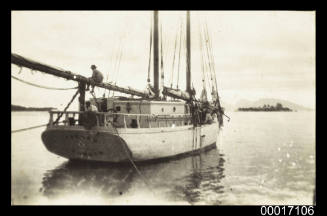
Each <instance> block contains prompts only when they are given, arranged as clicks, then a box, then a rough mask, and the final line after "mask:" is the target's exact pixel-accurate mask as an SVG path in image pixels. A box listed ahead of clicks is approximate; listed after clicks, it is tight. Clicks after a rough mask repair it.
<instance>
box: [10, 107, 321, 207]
mask: <svg viewBox="0 0 327 216" xmlns="http://www.w3.org/2000/svg"><path fill="white" fill-rule="evenodd" d="M228 114H229V115H230V117H231V121H230V122H227V121H226V123H225V128H224V131H223V138H222V140H221V144H220V145H219V146H218V149H213V150H211V151H209V152H206V153H202V154H200V155H197V156H193V157H187V158H183V159H178V160H173V161H167V162H161V163H156V164H148V165H139V166H138V168H139V170H140V172H141V173H142V175H143V178H142V177H141V176H140V175H139V174H138V173H137V172H136V171H135V169H134V168H133V167H132V166H131V165H128V164H127V165H125V166H113V165H99V164H90V163H84V164H81V163H72V162H69V161H68V160H66V159H64V158H61V157H58V156H56V155H53V154H51V153H50V152H48V151H47V150H46V148H45V147H44V146H43V144H42V141H41V132H42V131H43V130H44V128H38V129H34V130H30V131H25V132H20V133H14V134H12V143H11V148H12V155H11V158H12V168H11V169H12V184H11V190H12V203H13V204H28V205H30V204H32V205H34V204H89V205H93V204H100V205H120V204H123V205H124V204H165V205H166V204H169V205H170V204H187V205H189V204H191V205H194V204H209V205H248V204H249V205H261V204H281V205H283V204H285V205H291V204H293V205H298V204H308V205H310V204H312V200H313V191H314V185H315V119H314V118H315V113H314V112H292V113H286V112H285V113H265V112H262V113H261V112H254V113H251V112H244V113H242V112H231V113H228ZM11 115H12V130H15V129H20V128H24V127H28V126H34V125H39V124H44V123H47V121H48V119H49V116H48V113H46V112H12V114H11Z"/></svg>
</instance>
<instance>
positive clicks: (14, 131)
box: [11, 124, 48, 133]
mask: <svg viewBox="0 0 327 216" xmlns="http://www.w3.org/2000/svg"><path fill="white" fill-rule="evenodd" d="M47 125H48V124H43V125H38V126H33V127H28V128H23V129H18V130H13V131H11V133H16V132H21V131H26V130H31V129H35V128H39V127H44V126H47Z"/></svg>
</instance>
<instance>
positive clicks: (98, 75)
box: [86, 65, 103, 93]
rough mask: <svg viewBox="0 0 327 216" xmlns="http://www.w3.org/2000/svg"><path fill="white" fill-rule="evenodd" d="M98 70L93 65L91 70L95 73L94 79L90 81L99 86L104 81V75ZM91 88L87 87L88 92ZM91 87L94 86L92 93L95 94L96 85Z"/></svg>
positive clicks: (91, 78)
mask: <svg viewBox="0 0 327 216" xmlns="http://www.w3.org/2000/svg"><path fill="white" fill-rule="evenodd" d="M96 68H97V67H96V66H95V65H91V69H92V71H93V73H92V77H90V78H89V80H90V81H91V82H93V83H97V84H99V83H102V81H103V75H102V73H101V72H100V71H98V70H97V69H96ZM89 86H90V84H88V85H87V88H86V90H89ZM91 86H92V90H91V93H93V92H94V84H91Z"/></svg>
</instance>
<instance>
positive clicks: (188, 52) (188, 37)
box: [186, 11, 191, 93]
mask: <svg viewBox="0 0 327 216" xmlns="http://www.w3.org/2000/svg"><path fill="white" fill-rule="evenodd" d="M186 23H187V24H186V91H187V92H188V93H190V92H191V25H190V11H187V12H186Z"/></svg>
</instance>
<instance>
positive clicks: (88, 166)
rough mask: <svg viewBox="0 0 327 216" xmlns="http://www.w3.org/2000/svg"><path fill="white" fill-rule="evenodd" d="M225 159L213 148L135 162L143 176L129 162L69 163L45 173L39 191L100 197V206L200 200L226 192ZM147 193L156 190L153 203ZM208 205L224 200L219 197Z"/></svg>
mask: <svg viewBox="0 0 327 216" xmlns="http://www.w3.org/2000/svg"><path fill="white" fill-rule="evenodd" d="M223 157H224V155H222V154H219V152H218V150H217V149H212V150H210V151H207V152H202V153H200V154H198V155H194V156H188V157H184V158H179V159H174V160H170V161H163V162H156V163H151V164H137V168H138V169H139V171H140V174H139V173H138V172H137V171H136V169H135V168H134V167H133V166H132V164H128V163H127V164H124V165H115V164H106V163H94V162H92V163H90V162H82V161H67V162H64V163H62V164H61V165H60V166H58V167H56V168H55V169H53V170H49V171H47V172H46V173H45V174H44V177H43V180H42V187H41V188H40V192H41V193H43V195H44V196H45V197H47V198H48V199H49V200H54V201H55V200H56V199H66V197H67V198H68V197H72V196H73V197H75V196H74V195H76V197H77V198H78V199H79V198H82V197H88V196H89V197H90V196H91V197H93V198H94V197H98V198H99V199H101V202H100V203H99V200H98V201H97V204H135V203H138V202H139V203H138V204H168V203H170V204H198V203H199V202H200V201H201V200H203V196H205V194H206V192H207V191H210V192H214V193H216V194H217V195H219V194H222V193H224V187H223V186H222V185H221V183H220V181H221V179H222V178H224V161H225V160H224V158H223ZM141 175H142V176H141ZM149 193H150V194H151V193H155V194H153V195H154V199H152V200H151V199H150V200H151V202H150V203H149V195H148V194H149ZM143 195H144V197H142V196H143ZM117 198H120V199H117ZM142 198H143V199H144V200H146V203H144V202H143V199H142ZM67 201H68V200H67ZM67 204H68V203H67ZM206 204H208V203H207V202H206ZM210 204H220V201H219V197H218V199H217V197H216V198H215V200H214V202H213V203H210Z"/></svg>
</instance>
